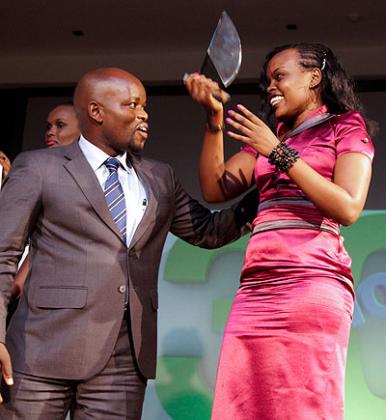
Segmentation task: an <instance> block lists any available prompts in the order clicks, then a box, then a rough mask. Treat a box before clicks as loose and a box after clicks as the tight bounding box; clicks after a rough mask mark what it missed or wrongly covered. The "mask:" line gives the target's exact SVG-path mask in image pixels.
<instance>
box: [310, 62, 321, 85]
mask: <svg viewBox="0 0 386 420" xmlns="http://www.w3.org/2000/svg"><path fill="white" fill-rule="evenodd" d="M321 81H322V72H321V71H320V69H318V68H317V67H314V68H313V69H312V70H311V80H310V89H315V88H317V87H318V86H319V85H320V82H321Z"/></svg>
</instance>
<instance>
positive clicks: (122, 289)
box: [118, 284, 126, 293]
mask: <svg viewBox="0 0 386 420" xmlns="http://www.w3.org/2000/svg"><path fill="white" fill-rule="evenodd" d="M118 292H119V293H125V292H126V286H125V285H124V284H121V285H120V286H119V287H118Z"/></svg>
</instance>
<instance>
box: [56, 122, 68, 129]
mask: <svg viewBox="0 0 386 420" xmlns="http://www.w3.org/2000/svg"><path fill="white" fill-rule="evenodd" d="M56 126H57V127H58V128H63V127H65V126H66V124H64V123H62V122H58V123H57V124H56Z"/></svg>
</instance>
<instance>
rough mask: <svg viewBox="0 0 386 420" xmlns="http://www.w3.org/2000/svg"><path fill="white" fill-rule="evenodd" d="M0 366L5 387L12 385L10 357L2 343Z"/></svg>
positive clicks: (1, 400) (0, 345)
mask: <svg viewBox="0 0 386 420" xmlns="http://www.w3.org/2000/svg"><path fill="white" fill-rule="evenodd" d="M0 365H1V373H2V375H3V377H4V380H5V383H6V384H7V385H13V376H12V364H11V357H10V355H9V353H8V350H7V348H6V347H5V345H4V344H3V343H0ZM2 402H3V398H2V397H1V395H0V403H2Z"/></svg>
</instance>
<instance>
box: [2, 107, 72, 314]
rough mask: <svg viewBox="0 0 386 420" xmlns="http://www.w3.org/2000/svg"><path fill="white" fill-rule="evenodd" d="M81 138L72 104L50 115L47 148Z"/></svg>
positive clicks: (16, 286) (16, 287) (16, 289)
mask: <svg viewBox="0 0 386 420" xmlns="http://www.w3.org/2000/svg"><path fill="white" fill-rule="evenodd" d="M79 136H80V127H79V121H78V118H77V116H76V112H75V109H74V106H73V104H72V103H71V102H68V103H63V104H59V105H57V106H55V108H53V109H52V110H51V111H50V112H49V113H48V116H47V125H46V132H45V136H44V140H45V143H46V145H47V147H58V146H65V145H66V144H70V143H72V142H73V141H75V140H77V139H78V138H79ZM0 159H1V155H0ZM0 163H1V160H0ZM7 173H8V172H7ZM25 255H26V256H25V258H24V259H22V261H21V264H20V267H19V270H18V272H17V273H16V276H15V280H14V282H13V285H12V297H13V299H17V298H18V297H20V295H21V294H22V292H23V287H24V283H25V279H26V277H27V274H28V268H29V257H28V254H25ZM16 304H17V301H12V302H11V305H12V308H10V309H9V312H10V313H11V314H12V312H13V311H14V308H16Z"/></svg>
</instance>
